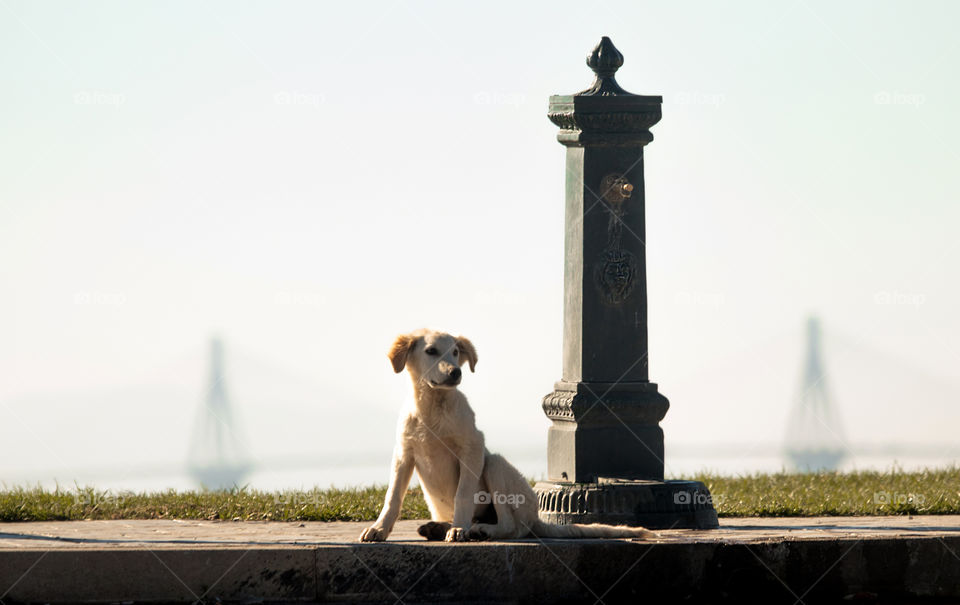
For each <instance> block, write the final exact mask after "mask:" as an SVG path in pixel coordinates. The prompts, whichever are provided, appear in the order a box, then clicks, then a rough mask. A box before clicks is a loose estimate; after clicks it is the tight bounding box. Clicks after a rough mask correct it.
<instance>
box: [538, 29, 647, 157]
mask: <svg viewBox="0 0 960 605" xmlns="http://www.w3.org/2000/svg"><path fill="white" fill-rule="evenodd" d="M587 65H588V66H590V69H592V70H593V72H594V74H595V75H596V78H595V80H594V82H593V84H592V85H591V86H590V88H587V89H586V90H582V91H580V92H578V93H576V94H572V95H553V96H551V97H550V106H549V109H548V112H547V117H548V118H550V121H551V122H553V123H554V124H556V125H557V126H559V127H560V132H559V133H558V134H557V140H558V141H560V143H562V144H564V145H566V146H568V147H584V146H594V145H603V146H606V145H616V146H622V145H624V146H625V145H639V146H643V145H646V144H647V143H649V142H651V141H652V140H653V134H651V133H650V128H651V127H652V126H653V125H654V124H656V123H657V122H659V121H660V117H661V105H662V104H663V97H661V96H650V95H635V94H633V93H630V92H627V91H626V90H624V89H623V88H621V87H620V85H619V84H618V83H617V80H616V78H615V77H614V75H615V73H616V71H617V69H619V67H620V66H621V65H623V55H621V54H620V51H618V50H617V49H616V47H615V46H614V45H613V42H611V41H610V38H608V37H606V36H604V37H603V39H602V40H600V43H599V44H597V46H596V47H595V48H594V49H593V51H592V52H591V53H590V54H589V55H587Z"/></svg>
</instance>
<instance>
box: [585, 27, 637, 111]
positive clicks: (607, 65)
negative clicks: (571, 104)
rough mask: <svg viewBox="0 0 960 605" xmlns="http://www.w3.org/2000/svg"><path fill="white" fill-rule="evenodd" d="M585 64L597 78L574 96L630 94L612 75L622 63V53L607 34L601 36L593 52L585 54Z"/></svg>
mask: <svg viewBox="0 0 960 605" xmlns="http://www.w3.org/2000/svg"><path fill="white" fill-rule="evenodd" d="M587 65H589V66H590V69H592V70H593V73H595V74H597V79H596V80H594V82H593V86H591V87H590V88H588V89H586V90H584V91H583V92H578V93H577V95H576V96H579V97H591V96H601V97H606V96H616V95H629V94H631V93H629V92H627V91H625V90H624V89H622V88H620V85H619V84H617V80H616V79H615V78H614V77H613V74H615V73H617V70H618V69H620V66H621V65H623V55H621V54H620V51H619V50H617V47H616V46H614V45H613V42H611V41H610V38H608V37H607V36H604V37H603V38H601V39H600V44H597V46H596V47H595V48H594V49H593V52H591V53H590V54H589V55H587Z"/></svg>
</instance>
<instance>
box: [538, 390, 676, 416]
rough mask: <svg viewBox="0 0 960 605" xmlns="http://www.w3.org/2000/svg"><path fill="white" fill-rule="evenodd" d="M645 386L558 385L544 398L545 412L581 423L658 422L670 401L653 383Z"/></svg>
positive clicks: (548, 414) (668, 406)
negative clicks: (565, 386) (558, 386)
mask: <svg viewBox="0 0 960 605" xmlns="http://www.w3.org/2000/svg"><path fill="white" fill-rule="evenodd" d="M642 384H643V385H644V387H645V388H644V389H635V388H630V385H625V386H623V387H622V388H618V386H619V385H614V386H612V387H607V386H605V385H603V384H596V385H592V386H591V385H587V384H585V383H579V384H576V385H572V386H573V387H574V388H575V389H576V390H567V389H562V388H558V389H556V390H554V391H553V392H552V393H548V394H547V395H545V396H544V398H543V403H542V407H543V412H544V414H546V415H547V418H550V419H551V420H559V421H566V422H576V423H578V424H589V425H602V424H610V425H615V426H619V425H621V423H627V424H633V425H657V424H658V423H659V422H660V421H661V420H663V417H664V416H666V414H667V410H668V409H669V408H670V401H669V400H668V399H667V398H666V397H664V396H663V395H661V394H660V393H658V392H657V387H656V385H655V384H654V383H650V382H647V383H642Z"/></svg>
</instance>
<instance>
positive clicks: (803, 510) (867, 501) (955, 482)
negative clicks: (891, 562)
mask: <svg viewBox="0 0 960 605" xmlns="http://www.w3.org/2000/svg"><path fill="white" fill-rule="evenodd" d="M693 478H694V479H697V480H699V481H703V482H704V483H705V484H706V485H707V487H708V488H709V489H710V494H711V496H712V497H713V504H714V507H715V508H716V509H717V511H718V513H719V514H720V516H721V517H812V516H821V515H823V516H838V515H951V514H952V515H956V514H960V468H958V467H950V468H941V469H927V470H924V471H919V472H911V473H905V472H902V471H899V470H897V469H893V470H891V471H860V472H853V473H806V474H796V473H775V474H756V475H747V476H742V477H717V476H713V475H706V474H705V475H700V476H697V477H693Z"/></svg>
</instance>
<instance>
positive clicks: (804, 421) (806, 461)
mask: <svg viewBox="0 0 960 605" xmlns="http://www.w3.org/2000/svg"><path fill="white" fill-rule="evenodd" d="M785 442H786V443H785V446H786V447H785V454H786V457H787V461H788V463H789V465H790V466H791V467H792V468H793V469H794V470H798V471H820V470H827V471H830V470H836V469H837V468H838V467H839V466H840V464H841V463H842V462H843V460H844V458H845V457H846V453H845V452H846V450H845V446H844V437H843V427H842V426H841V425H840V418H839V416H838V415H837V410H836V408H835V407H834V404H833V400H832V399H831V398H830V394H829V390H828V383H827V376H826V370H825V368H824V365H823V356H822V350H821V331H820V320H819V319H818V318H817V317H810V318H808V319H807V353H806V358H805V360H804V367H803V378H802V380H801V383H800V393H799V395H798V396H797V399H796V402H795V404H794V407H793V410H792V411H791V413H790V420H789V424H788V425H787V435H786V440H785Z"/></svg>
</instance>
